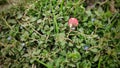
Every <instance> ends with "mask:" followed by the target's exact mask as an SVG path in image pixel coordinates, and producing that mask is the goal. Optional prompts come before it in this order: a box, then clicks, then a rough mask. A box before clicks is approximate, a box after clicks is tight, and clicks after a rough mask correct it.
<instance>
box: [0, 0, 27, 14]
mask: <svg viewBox="0 0 120 68" xmlns="http://www.w3.org/2000/svg"><path fill="white" fill-rule="evenodd" d="M0 2H1V4H0V12H1V11H4V10H7V9H9V8H11V7H12V6H16V5H19V4H21V3H23V2H25V0H0Z"/></svg>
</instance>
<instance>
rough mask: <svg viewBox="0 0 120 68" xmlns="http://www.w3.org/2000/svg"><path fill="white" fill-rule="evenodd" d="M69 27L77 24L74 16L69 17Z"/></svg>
mask: <svg viewBox="0 0 120 68" xmlns="http://www.w3.org/2000/svg"><path fill="white" fill-rule="evenodd" d="M68 25H69V27H70V28H71V27H76V26H78V20H77V19H76V18H70V19H69V21H68Z"/></svg>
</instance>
